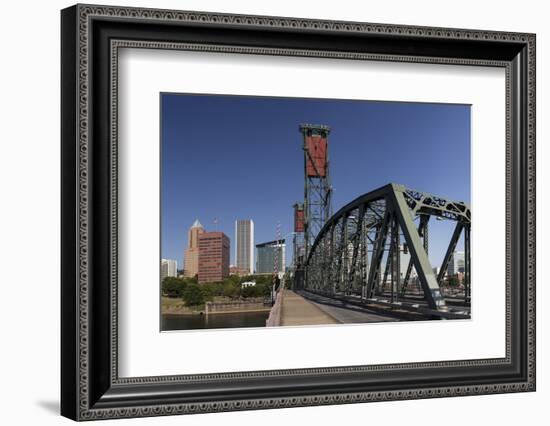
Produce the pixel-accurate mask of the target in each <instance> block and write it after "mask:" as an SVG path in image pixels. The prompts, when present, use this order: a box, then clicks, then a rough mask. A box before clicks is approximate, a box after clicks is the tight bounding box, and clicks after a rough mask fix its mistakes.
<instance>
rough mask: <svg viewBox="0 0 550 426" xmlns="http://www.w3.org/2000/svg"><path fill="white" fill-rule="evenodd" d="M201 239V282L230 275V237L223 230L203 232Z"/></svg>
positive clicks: (218, 279)
mask: <svg viewBox="0 0 550 426" xmlns="http://www.w3.org/2000/svg"><path fill="white" fill-rule="evenodd" d="M198 237H199V238H198V240H199V283H208V282H213V281H222V280H224V279H225V278H227V277H228V276H229V238H228V237H227V235H225V234H224V233H223V232H203V233H201V234H200V235H199V236H198Z"/></svg>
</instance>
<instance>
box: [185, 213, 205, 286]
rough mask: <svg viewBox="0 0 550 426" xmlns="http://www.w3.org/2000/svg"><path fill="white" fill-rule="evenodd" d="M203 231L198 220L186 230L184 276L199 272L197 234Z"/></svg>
mask: <svg viewBox="0 0 550 426" xmlns="http://www.w3.org/2000/svg"><path fill="white" fill-rule="evenodd" d="M203 232H204V228H203V227H202V225H201V223H200V222H199V220H198V219H197V220H195V222H193V225H192V226H191V228H189V231H187V247H186V248H185V253H184V255H183V257H184V259H185V262H184V266H183V269H184V272H183V274H184V276H186V277H190V278H192V277H194V276H195V275H197V274H198V273H199V235H201V234H202V233H203Z"/></svg>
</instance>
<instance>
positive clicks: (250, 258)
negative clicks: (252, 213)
mask: <svg viewBox="0 0 550 426" xmlns="http://www.w3.org/2000/svg"><path fill="white" fill-rule="evenodd" d="M235 266H236V267H237V268H238V269H240V270H244V271H249V272H250V273H251V274H253V273H254V222H253V221H252V220H236V221H235Z"/></svg>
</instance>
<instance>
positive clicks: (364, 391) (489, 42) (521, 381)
mask: <svg viewBox="0 0 550 426" xmlns="http://www.w3.org/2000/svg"><path fill="white" fill-rule="evenodd" d="M61 30H62V31H61V52H62V74H61V81H62V85H61V86H62V93H61V100H62V120H61V134H62V141H61V142H62V151H61V159H62V176H61V178H62V183H61V190H62V217H61V221H62V235H61V237H62V253H61V254H62V282H61V321H62V328H61V338H62V351H61V354H62V356H61V367H62V368H61V370H62V374H61V385H62V386H61V414H62V415H64V416H66V417H68V418H71V419H73V420H93V419H106V418H123V417H142V416H160V415H171V414H188V413H206V412H219V411H231V410H249V409H267V408H281V407H294V406H310V405H324V404H345V403H356V402H370V401H384V400H401V399H417V398H436V397H446V396H465V395H479V394H491V393H505V392H525V391H534V390H535V371H536V370H535V43H536V37H535V35H534V34H523V33H509V32H495V31H479V30H464V29H449V28H426V27H414V26H403V25H386V24H369V23H358V22H336V21H322V20H308V19H297V18H280V17H268V16H243V15H229V14H216V13H203V12H187V11H170V10H156V9H140V8H128V7H106V6H96V5H76V6H73V7H70V8H67V9H64V10H63V11H62V12H61ZM125 47H132V48H137V49H140V48H145V49H163V50H171V49H173V50H181V49H183V50H194V51H199V52H202V51H209V52H225V53H238V54H259V55H272V56H299V57H315V58H321V59H322V58H331V59H350V60H368V61H390V62H392V61H393V62H410V63H426V64H450V65H461V66H472V65H477V66H489V67H499V68H503V69H504V70H505V73H506V94H505V98H506V165H505V169H506V230H505V232H506V271H505V275H506V284H505V285H506V342H503V344H505V347H506V349H505V354H506V355H505V356H504V357H502V358H484V359H462V360H460V359H458V360H456V361H435V362H412V363H401V364H391V363H390V364H375V365H353V366H347V365H341V366H327V367H323V368H305V369H284V370H262V371H245V372H226V373H223V372H221V373H213V374H192V375H170V376H152V377H119V374H118V366H119V357H118V337H119V336H118V322H117V319H118V318H117V306H118V305H117V304H118V293H117V259H118V255H119V253H118V240H117V233H118V225H119V223H118V216H117V200H118V191H119V188H118V185H117V178H118V175H117V161H118V151H117V117H118V115H117V114H118V113H119V111H118V110H117V105H118V104H117V88H118V84H119V79H120V78H121V77H120V76H119V75H118V74H117V70H118V68H117V64H118V62H117V58H118V51H119V49H120V48H125Z"/></svg>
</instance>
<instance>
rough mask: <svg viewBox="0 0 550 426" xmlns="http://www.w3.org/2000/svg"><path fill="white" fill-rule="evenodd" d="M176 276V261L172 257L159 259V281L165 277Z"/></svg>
mask: <svg viewBox="0 0 550 426" xmlns="http://www.w3.org/2000/svg"><path fill="white" fill-rule="evenodd" d="M177 276H178V262H177V260H174V259H161V261H160V281H161V282H162V281H164V279H165V278H166V277H177Z"/></svg>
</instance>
